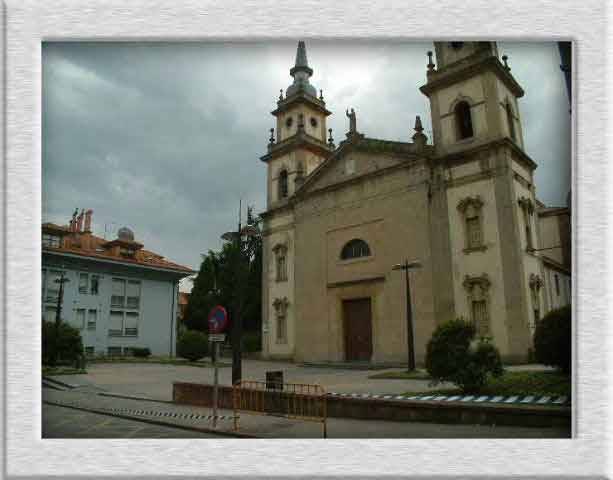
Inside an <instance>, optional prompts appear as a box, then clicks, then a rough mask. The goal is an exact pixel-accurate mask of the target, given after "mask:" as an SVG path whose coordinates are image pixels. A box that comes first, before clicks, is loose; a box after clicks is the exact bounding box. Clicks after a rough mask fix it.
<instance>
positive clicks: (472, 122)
mask: <svg viewBox="0 0 613 480" xmlns="http://www.w3.org/2000/svg"><path fill="white" fill-rule="evenodd" d="M434 49H435V52H436V61H437V64H436V65H435V64H434V62H433V59H432V52H428V57H429V62H428V73H427V78H428V81H427V83H426V84H425V85H424V86H422V87H421V89H420V90H421V91H422V92H423V93H424V94H425V95H426V96H427V97H428V98H429V99H430V107H431V112H432V128H433V136H434V145H435V147H436V150H437V153H438V154H443V153H452V152H458V151H462V150H467V149H470V148H473V147H477V146H480V145H483V144H484V143H488V142H491V141H494V140H500V139H503V138H508V139H510V140H511V141H512V142H513V144H515V145H516V146H517V147H518V148H520V149H522V150H523V148H524V141H523V135H522V129H521V121H520V117H519V108H518V105H517V99H518V98H521V97H522V96H523V95H524V91H523V89H522V88H521V87H520V85H519V84H518V83H517V81H516V80H515V78H514V77H513V75H512V74H511V68H510V67H509V65H508V63H507V60H508V59H507V57H506V56H503V57H502V60H503V62H501V61H500V60H499V59H498V47H497V45H496V43H495V42H435V44H434Z"/></svg>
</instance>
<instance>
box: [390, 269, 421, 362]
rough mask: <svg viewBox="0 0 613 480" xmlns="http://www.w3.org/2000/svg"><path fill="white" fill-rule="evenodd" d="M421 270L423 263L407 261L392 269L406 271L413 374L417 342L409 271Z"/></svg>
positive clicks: (409, 354)
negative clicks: (414, 331)
mask: <svg viewBox="0 0 613 480" xmlns="http://www.w3.org/2000/svg"><path fill="white" fill-rule="evenodd" d="M417 268H421V263H420V262H417V261H414V262H409V261H408V260H405V261H404V263H399V264H397V265H394V266H393V267H392V270H404V273H405V281H406V291H407V355H408V358H407V364H408V367H407V370H408V371H409V372H412V371H413V370H415V340H414V338H413V310H412V308H411V284H410V281H409V270H414V269H417Z"/></svg>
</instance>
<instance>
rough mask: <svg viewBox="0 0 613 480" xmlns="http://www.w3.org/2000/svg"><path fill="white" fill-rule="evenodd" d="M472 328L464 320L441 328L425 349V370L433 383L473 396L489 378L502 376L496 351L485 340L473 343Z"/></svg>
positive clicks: (473, 330)
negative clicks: (455, 387) (442, 384)
mask: <svg viewBox="0 0 613 480" xmlns="http://www.w3.org/2000/svg"><path fill="white" fill-rule="evenodd" d="M475 333H476V330H475V327H474V326H473V325H472V324H470V323H467V322H466V321H464V320H463V319H457V320H452V321H450V322H447V323H444V324H442V325H440V326H439V327H438V328H437V329H436V330H435V331H434V333H433V334H432V338H431V339H430V341H429V342H428V346H427V349H426V370H427V371H428V373H429V374H430V376H431V377H432V379H433V381H434V382H435V383H439V382H451V383H454V384H455V385H457V386H458V387H459V388H460V389H461V390H462V391H463V392H465V393H468V392H471V393H476V392H478V390H479V389H480V388H482V387H483V386H484V385H485V384H486V383H487V380H488V377H489V376H495V377H498V376H501V375H502V374H503V372H504V370H503V368H502V361H501V360H500V353H499V352H498V349H497V348H496V347H495V346H494V345H493V344H491V343H490V342H489V341H487V340H486V339H479V340H478V341H476V342H475V340H474V339H475Z"/></svg>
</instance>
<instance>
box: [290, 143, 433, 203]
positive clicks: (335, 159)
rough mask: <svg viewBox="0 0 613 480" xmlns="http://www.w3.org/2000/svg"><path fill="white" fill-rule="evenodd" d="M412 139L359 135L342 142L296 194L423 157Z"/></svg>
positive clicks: (326, 186) (306, 193)
mask: <svg viewBox="0 0 613 480" xmlns="http://www.w3.org/2000/svg"><path fill="white" fill-rule="evenodd" d="M422 156H423V154H420V153H418V152H417V151H416V146H415V145H414V144H412V143H404V142H392V141H388V140H378V139H373V138H365V137H359V138H354V139H350V140H348V141H346V142H343V143H341V145H340V146H339V147H338V148H337V149H336V150H335V151H334V152H333V153H332V155H330V156H329V157H328V158H327V159H326V160H325V161H324V162H323V163H322V164H321V165H320V166H319V167H317V168H316V169H315V170H313V172H311V174H310V175H309V176H308V177H306V179H305V181H304V183H303V184H302V185H301V187H300V188H299V189H298V191H297V192H296V196H301V195H308V194H309V193H311V192H314V191H317V190H321V189H325V188H328V187H331V186H334V185H337V184H341V183H344V182H348V181H352V180H355V179H357V178H359V177H363V176H368V175H370V174H373V173H376V172H381V171H383V170H386V169H390V168H393V167H397V166H400V165H402V164H406V163H407V162H411V161H412V160H415V159H417V158H420V157H422Z"/></svg>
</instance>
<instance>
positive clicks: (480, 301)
mask: <svg viewBox="0 0 613 480" xmlns="http://www.w3.org/2000/svg"><path fill="white" fill-rule="evenodd" d="M463 285H464V288H465V290H466V293H467V294H468V305H469V308H470V316H471V321H472V323H473V325H474V326H475V329H476V331H477V335H478V336H480V337H488V336H490V335H491V329H490V315H489V290H490V285H491V284H490V281H489V278H488V276H487V274H486V273H484V274H482V275H480V276H476V277H470V276H468V275H467V276H466V277H464V283H463Z"/></svg>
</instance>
